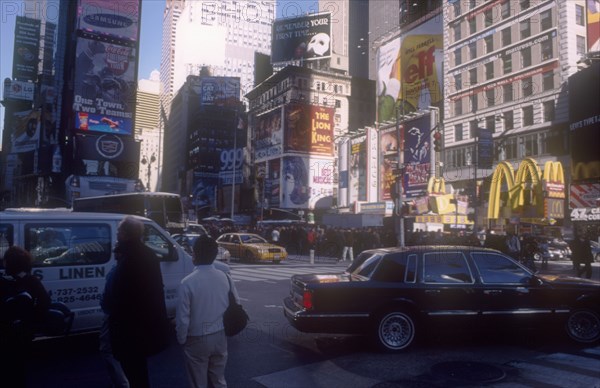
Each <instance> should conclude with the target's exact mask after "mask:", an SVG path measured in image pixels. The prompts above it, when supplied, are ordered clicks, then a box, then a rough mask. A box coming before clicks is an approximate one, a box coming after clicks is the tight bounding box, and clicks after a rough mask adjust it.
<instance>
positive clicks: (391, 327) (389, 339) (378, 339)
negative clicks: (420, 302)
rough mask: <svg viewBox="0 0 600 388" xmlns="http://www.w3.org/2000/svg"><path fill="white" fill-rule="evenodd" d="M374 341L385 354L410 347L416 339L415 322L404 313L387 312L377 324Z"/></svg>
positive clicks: (378, 319)
mask: <svg viewBox="0 0 600 388" xmlns="http://www.w3.org/2000/svg"><path fill="white" fill-rule="evenodd" d="M373 334H374V340H375V344H376V345H377V347H378V348H379V349H380V350H382V351H385V352H399V351H402V350H405V349H406V348H408V347H410V346H411V345H412V344H413V343H414V341H415V338H416V325H415V320H414V318H413V316H412V315H411V314H408V313H406V312H404V311H395V310H391V311H389V310H388V311H386V312H385V313H383V314H381V315H379V316H378V318H377V319H376V322H375V330H374V333H373Z"/></svg>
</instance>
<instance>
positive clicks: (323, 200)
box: [308, 158, 335, 209]
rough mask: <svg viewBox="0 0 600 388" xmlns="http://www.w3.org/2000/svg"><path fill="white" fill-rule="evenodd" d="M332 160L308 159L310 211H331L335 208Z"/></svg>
mask: <svg viewBox="0 0 600 388" xmlns="http://www.w3.org/2000/svg"><path fill="white" fill-rule="evenodd" d="M334 171H335V170H334V163H333V159H332V158H308V173H309V174H308V179H309V190H310V191H309V193H310V198H309V202H308V208H309V209H330V208H331V206H333V174H334Z"/></svg>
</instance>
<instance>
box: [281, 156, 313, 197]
mask: <svg viewBox="0 0 600 388" xmlns="http://www.w3.org/2000/svg"><path fill="white" fill-rule="evenodd" d="M309 178H310V174H309V165H308V158H303V157H300V156H286V157H284V158H283V168H282V172H281V207H283V208H285V209H291V208H296V209H298V208H308V200H309V198H310V194H311V192H310V186H309Z"/></svg>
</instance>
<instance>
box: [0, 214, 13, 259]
mask: <svg viewBox="0 0 600 388" xmlns="http://www.w3.org/2000/svg"><path fill="white" fill-rule="evenodd" d="M14 241H15V240H14V234H13V226H12V225H11V224H0V259H1V258H2V257H4V252H6V250H7V249H8V248H9V247H11V246H12V245H13V243H14ZM0 261H2V260H0ZM0 266H2V263H0Z"/></svg>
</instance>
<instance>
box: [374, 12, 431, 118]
mask: <svg viewBox="0 0 600 388" xmlns="http://www.w3.org/2000/svg"><path fill="white" fill-rule="evenodd" d="M442 27H443V23H440V21H439V20H438V19H437V18H433V19H430V20H429V21H427V22H425V23H423V24H420V25H419V26H417V27H415V28H414V29H412V30H410V31H408V32H406V33H404V34H402V35H401V36H399V37H397V38H395V39H393V40H391V41H390V42H388V43H386V44H385V45H383V46H381V47H380V48H379V51H378V55H377V70H378V72H377V96H378V97H377V105H378V107H377V109H378V118H377V121H379V122H384V121H386V120H390V119H392V118H394V114H395V110H396V107H398V109H400V112H401V113H403V114H406V113H410V112H415V111H417V110H419V109H427V107H428V106H431V105H436V104H438V103H439V102H440V101H441V99H442V96H443V93H442V92H443V90H442V82H443V73H442V61H443V39H442Z"/></svg>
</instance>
